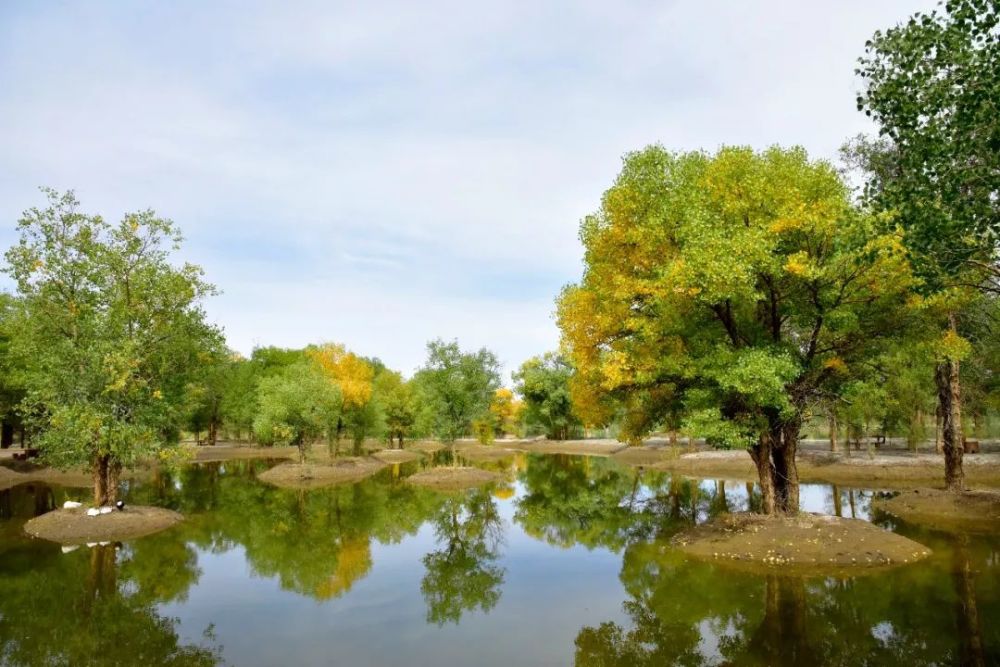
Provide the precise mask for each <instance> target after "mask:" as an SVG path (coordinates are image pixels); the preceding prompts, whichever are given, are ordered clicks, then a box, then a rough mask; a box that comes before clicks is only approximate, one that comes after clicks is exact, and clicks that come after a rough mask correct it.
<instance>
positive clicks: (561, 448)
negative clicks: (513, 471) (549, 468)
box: [504, 440, 628, 456]
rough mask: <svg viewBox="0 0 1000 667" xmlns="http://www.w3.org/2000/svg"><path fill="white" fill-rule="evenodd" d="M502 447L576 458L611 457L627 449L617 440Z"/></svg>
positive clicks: (522, 442)
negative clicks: (567, 455) (576, 456)
mask: <svg viewBox="0 0 1000 667" xmlns="http://www.w3.org/2000/svg"><path fill="white" fill-rule="evenodd" d="M504 446H505V447H507V448H508V449H516V450H519V451H522V452H535V453H538V454H573V455H578V456H611V455H612V454H614V453H616V452H619V451H623V450H624V449H625V448H627V447H628V445H624V444H622V443H620V442H618V441H617V440H520V441H512V442H506V441H505V442H504Z"/></svg>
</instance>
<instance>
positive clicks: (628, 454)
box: [611, 446, 684, 466]
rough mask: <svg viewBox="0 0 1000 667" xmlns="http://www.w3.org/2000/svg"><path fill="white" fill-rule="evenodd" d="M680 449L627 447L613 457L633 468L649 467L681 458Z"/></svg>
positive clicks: (612, 456) (681, 450)
mask: <svg viewBox="0 0 1000 667" xmlns="http://www.w3.org/2000/svg"><path fill="white" fill-rule="evenodd" d="M683 451H684V450H683V449H681V448H680V447H649V446H642V447H626V448H625V449H621V450H619V451H617V452H615V453H614V454H612V455H611V458H613V459H614V460H615V461H618V462H619V463H624V464H626V465H631V466H648V465H652V464H654V463H660V462H662V461H672V460H676V459H678V458H680V456H681V453H682V452H683Z"/></svg>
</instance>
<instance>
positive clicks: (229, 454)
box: [191, 445, 299, 463]
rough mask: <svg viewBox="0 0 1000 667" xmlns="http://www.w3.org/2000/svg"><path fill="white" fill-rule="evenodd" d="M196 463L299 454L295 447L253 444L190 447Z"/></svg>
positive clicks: (290, 456) (284, 456)
mask: <svg viewBox="0 0 1000 667" xmlns="http://www.w3.org/2000/svg"><path fill="white" fill-rule="evenodd" d="M191 450H192V451H193V452H194V461H195V462H196V463H215V462H219V461H238V460H241V459H290V458H293V457H297V456H298V455H299V452H298V450H297V449H296V448H295V447H258V446H253V445H214V446H207V447H191Z"/></svg>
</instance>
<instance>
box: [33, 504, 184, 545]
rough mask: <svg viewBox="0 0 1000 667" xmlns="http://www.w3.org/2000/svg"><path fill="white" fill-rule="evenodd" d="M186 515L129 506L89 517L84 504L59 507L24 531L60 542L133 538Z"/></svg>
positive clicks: (162, 527) (35, 520)
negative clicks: (69, 507)
mask: <svg viewBox="0 0 1000 667" xmlns="http://www.w3.org/2000/svg"><path fill="white" fill-rule="evenodd" d="M183 520H184V517H183V516H181V515H180V514H178V513H177V512H174V511H172V510H167V509H163V508H162V507H142V506H134V507H133V506H126V507H125V509H124V510H123V511H118V510H115V511H113V512H111V513H110V514H101V515H100V516H87V510H86V509H85V508H83V507H80V508H77V509H57V510H53V511H51V512H48V513H46V514H43V515H41V516H39V517H35V518H34V519H31V520H30V521H28V522H27V523H26V524H24V532H26V533H28V534H29V535H32V536H34V537H40V538H42V539H43V540H49V541H50V542H59V543H60V544H84V543H86V542H111V541H120V540H131V539H135V538H137V537H142V536H143V535H150V534H152V533H158V532H160V531H161V530H165V529H167V528H170V527H171V526H173V525H174V524H176V523H179V522H180V521H183Z"/></svg>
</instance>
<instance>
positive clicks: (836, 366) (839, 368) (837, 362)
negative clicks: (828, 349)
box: [823, 357, 847, 373]
mask: <svg viewBox="0 0 1000 667" xmlns="http://www.w3.org/2000/svg"><path fill="white" fill-rule="evenodd" d="M823 367H824V368H829V369H830V370H831V371H833V372H834V373H846V372H847V364H846V363H844V360H843V359H841V358H840V357H831V358H830V359H827V360H826V362H825V363H824V364H823Z"/></svg>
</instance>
